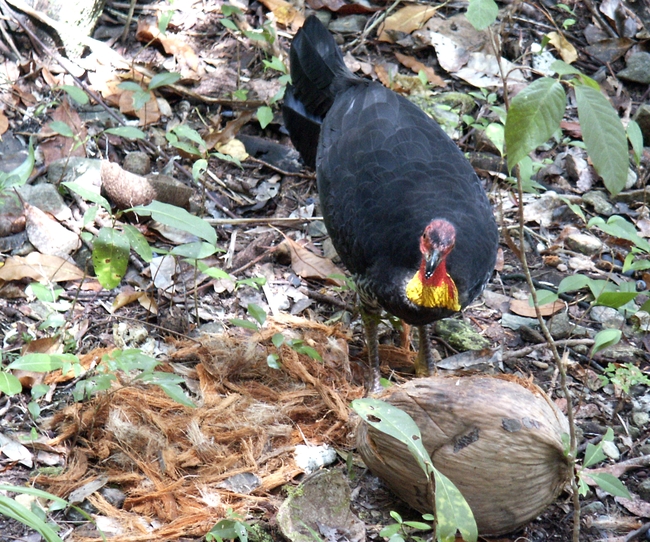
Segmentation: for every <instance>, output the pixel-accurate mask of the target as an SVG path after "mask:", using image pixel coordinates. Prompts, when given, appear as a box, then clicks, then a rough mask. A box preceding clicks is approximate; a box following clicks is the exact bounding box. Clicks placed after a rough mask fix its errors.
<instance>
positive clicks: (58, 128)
mask: <svg viewBox="0 0 650 542" xmlns="http://www.w3.org/2000/svg"><path fill="white" fill-rule="evenodd" d="M50 128H51V129H52V130H53V131H54V132H56V133H57V134H59V135H62V136H63V137H74V132H73V131H72V128H70V126H68V125H67V124H66V123H65V122H63V121H60V120H53V121H52V122H50Z"/></svg>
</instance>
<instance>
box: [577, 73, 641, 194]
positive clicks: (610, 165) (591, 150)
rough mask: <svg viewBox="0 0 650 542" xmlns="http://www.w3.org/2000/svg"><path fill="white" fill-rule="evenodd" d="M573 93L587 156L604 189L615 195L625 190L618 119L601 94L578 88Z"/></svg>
mask: <svg viewBox="0 0 650 542" xmlns="http://www.w3.org/2000/svg"><path fill="white" fill-rule="evenodd" d="M575 93H576V102H577V105H578V119H579V121H580V127H581V128H582V139H583V141H584V142H585V144H586V145H587V153H588V154H589V158H591V161H592V162H593V164H594V168H595V169H596V171H597V172H598V174H599V175H600V176H601V177H602V178H603V182H604V183H605V187H606V188H607V190H609V191H610V193H611V194H612V195H614V196H615V195H616V194H618V193H619V192H620V191H621V190H623V188H625V183H626V181H627V170H628V162H629V158H628V151H627V139H626V137H625V130H624V129H623V125H622V124H621V119H619V118H618V115H617V114H616V111H615V110H614V108H613V107H612V104H610V103H609V100H608V99H607V98H605V96H603V95H602V93H601V92H600V91H598V90H595V89H593V88H591V87H589V86H586V85H577V86H576V87H575Z"/></svg>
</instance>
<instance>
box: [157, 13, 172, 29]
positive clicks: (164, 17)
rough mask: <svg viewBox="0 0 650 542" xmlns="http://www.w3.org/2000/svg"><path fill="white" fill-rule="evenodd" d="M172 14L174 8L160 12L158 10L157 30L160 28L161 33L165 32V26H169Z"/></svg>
mask: <svg viewBox="0 0 650 542" xmlns="http://www.w3.org/2000/svg"><path fill="white" fill-rule="evenodd" d="M173 16H174V10H172V9H170V10H167V11H163V12H162V13H160V12H158V30H160V33H161V34H165V32H167V27H168V26H169V23H170V22H171V20H172V17H173Z"/></svg>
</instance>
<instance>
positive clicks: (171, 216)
mask: <svg viewBox="0 0 650 542" xmlns="http://www.w3.org/2000/svg"><path fill="white" fill-rule="evenodd" d="M130 210H131V211H133V212H134V213H137V214H139V215H140V216H150V217H151V218H153V219H154V220H157V221H158V222H160V223H162V224H165V225H166V226H171V227H172V228H176V229H179V230H182V231H185V232H188V233H192V234H194V235H196V236H198V237H199V238H201V239H203V240H204V241H207V242H208V243H210V244H212V245H215V246H216V244H217V233H216V232H215V231H214V228H213V227H212V226H210V224H208V223H207V222H206V221H205V220H203V219H202V218H199V217H197V216H194V215H192V214H190V213H188V212H187V211H186V210H185V209H181V208H180V207H175V206H174V205H169V204H168V203H161V202H159V201H153V202H151V203H150V204H149V205H147V206H145V207H143V206H138V207H133V208H132V209H130Z"/></svg>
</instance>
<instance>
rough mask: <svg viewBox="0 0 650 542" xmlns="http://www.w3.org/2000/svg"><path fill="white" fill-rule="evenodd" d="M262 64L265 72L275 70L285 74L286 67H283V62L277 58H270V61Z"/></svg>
mask: <svg viewBox="0 0 650 542" xmlns="http://www.w3.org/2000/svg"><path fill="white" fill-rule="evenodd" d="M262 63H263V64H264V71H266V70H269V69H270V70H276V71H279V72H282V73H287V67H286V66H285V65H284V62H282V60H280V59H279V58H278V57H277V56H274V57H272V58H271V60H262Z"/></svg>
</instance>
